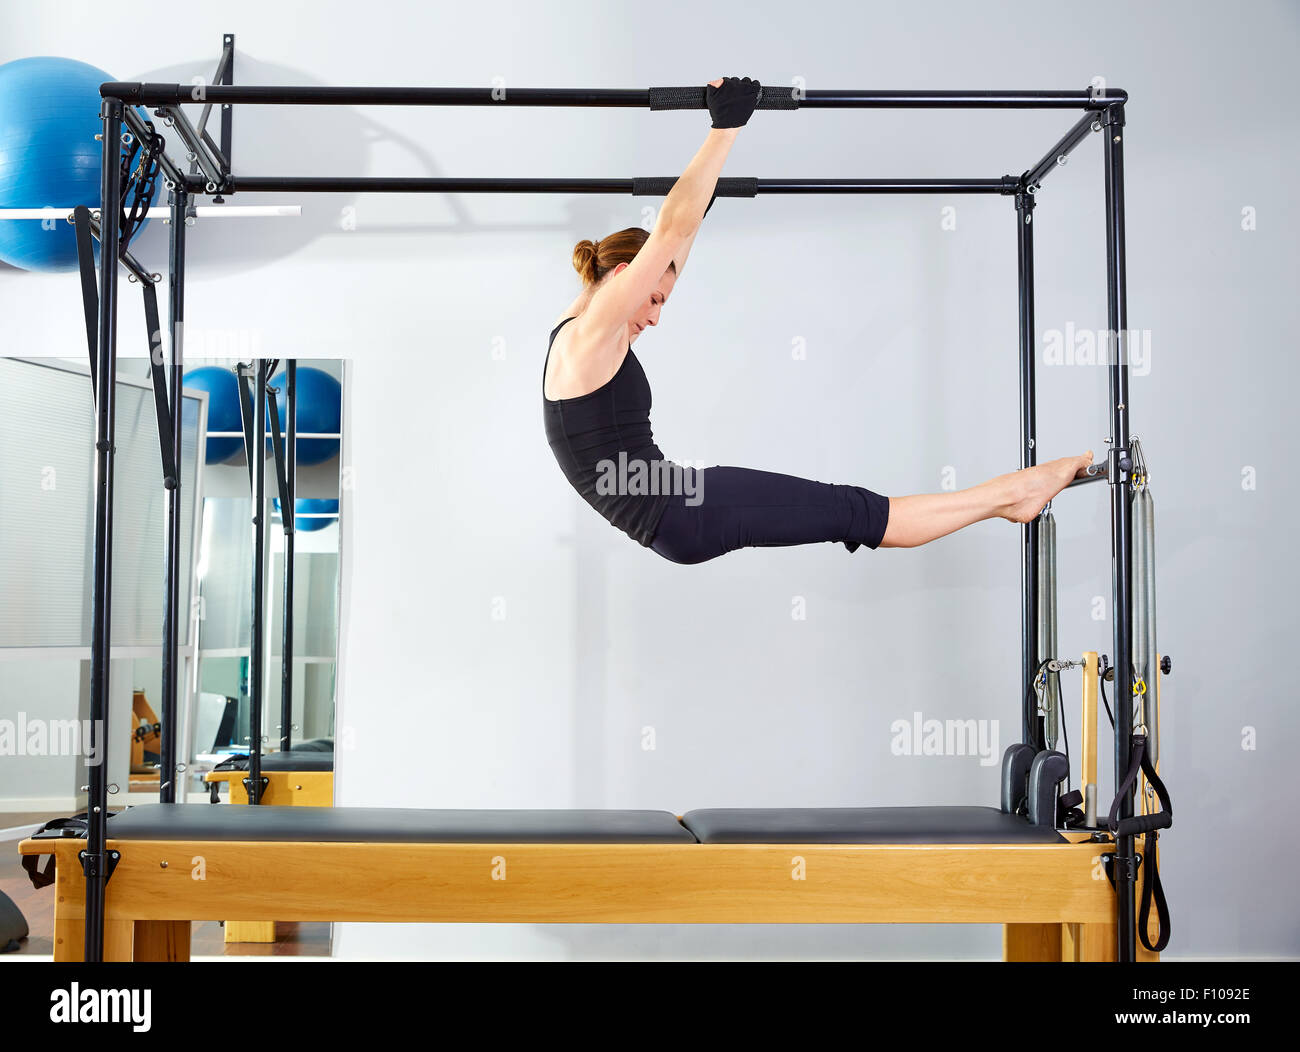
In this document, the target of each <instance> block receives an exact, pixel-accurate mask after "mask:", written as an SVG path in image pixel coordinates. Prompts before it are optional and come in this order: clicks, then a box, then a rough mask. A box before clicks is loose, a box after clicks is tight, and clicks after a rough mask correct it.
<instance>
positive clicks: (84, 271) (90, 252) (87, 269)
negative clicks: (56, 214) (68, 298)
mask: <svg viewBox="0 0 1300 1052" xmlns="http://www.w3.org/2000/svg"><path fill="white" fill-rule="evenodd" d="M72 225H73V228H74V229H75V230H76V232H77V268H78V269H79V270H80V271H81V309H82V311H83V312H84V313H85V316H86V347H87V349H88V350H89V351H90V393H91V398H92V399H93V398H94V397H95V395H96V394H97V393H98V391H99V387H98V386H97V384H96V382H95V364H96V362H95V359H96V357H97V356H98V355H97V351H98V349H99V286H98V285H96V284H95V242H94V238H93V236H92V235H91V233H90V209H89V208H87V207H86V206H85V205H77V207H76V208H74V209H73V210H72Z"/></svg>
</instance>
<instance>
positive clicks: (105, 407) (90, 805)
mask: <svg viewBox="0 0 1300 1052" xmlns="http://www.w3.org/2000/svg"><path fill="white" fill-rule="evenodd" d="M99 115H100V118H101V121H102V124H103V153H102V159H101V164H102V170H101V172H100V179H99V215H100V224H99V226H100V233H99V288H100V297H99V345H98V348H97V354H96V357H97V359H98V360H97V363H96V367H95V379H96V383H97V388H96V391H95V541H94V557H93V558H94V562H93V570H92V576H91V584H90V604H91V611H92V613H91V630H90V632H91V635H90V751H91V755H93V756H95V757H96V762H95V763H93V764H92V765H91V766H90V777H89V779H88V782H89V785H88V793H89V796H88V799H87V801H86V811H87V816H88V817H87V823H86V824H87V829H86V849H85V851H83V852H82V853H81V868H82V873H83V874H84V875H85V878H86V914H85V918H86V942H85V959H86V961H87V962H91V963H98V962H100V961H102V960H103V959H104V890H105V884H106V883H107V875H108V858H107V856H106V853H105V839H106V835H105V824H106V822H107V820H108V704H109V668H110V661H111V649H110V647H111V644H112V598H113V440H114V429H115V424H116V419H115V417H116V409H117V407H116V405H115V403H114V394H115V391H114V387H115V384H116V382H117V256H118V234H119V232H120V227H119V217H118V214H119V212H120V210H121V199H122V173H121V167H120V165H121V151H122V100H121V99H105V100H104V101H103V104H102V105H101V106H100V110H99Z"/></svg>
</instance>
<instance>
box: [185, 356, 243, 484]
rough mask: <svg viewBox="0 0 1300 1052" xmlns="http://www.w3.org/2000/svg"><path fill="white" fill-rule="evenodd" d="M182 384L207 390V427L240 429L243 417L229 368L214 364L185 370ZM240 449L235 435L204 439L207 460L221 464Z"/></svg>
mask: <svg viewBox="0 0 1300 1052" xmlns="http://www.w3.org/2000/svg"><path fill="white" fill-rule="evenodd" d="M184 386H185V387H186V389H188V390H193V391H207V392H208V430H209V431H241V432H242V431H243V430H244V421H243V417H241V416H240V413H239V381H238V380H237V379H236V378H235V374H234V372H233V371H232V370H230V369H222V368H219V367H218V366H215V365H208V366H204V367H203V368H202V369H195V370H194V371H193V372H192V373H186V374H185V377H184ZM243 449H244V442H243V440H242V439H239V438H210V439H208V463H209V464H224V463H225V462H226V461H227V460H233V459H234V458H235V457H237V456H239V454H240V453H241V452H242V451H243Z"/></svg>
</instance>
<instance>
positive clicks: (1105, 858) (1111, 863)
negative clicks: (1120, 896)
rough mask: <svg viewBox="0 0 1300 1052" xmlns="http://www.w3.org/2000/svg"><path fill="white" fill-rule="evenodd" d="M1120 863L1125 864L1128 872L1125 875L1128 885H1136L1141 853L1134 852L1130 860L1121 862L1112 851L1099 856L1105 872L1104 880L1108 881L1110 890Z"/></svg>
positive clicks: (1113, 884) (1140, 865)
mask: <svg viewBox="0 0 1300 1052" xmlns="http://www.w3.org/2000/svg"><path fill="white" fill-rule="evenodd" d="M1121 861H1123V862H1124V863H1125V864H1126V868H1127V869H1128V871H1129V872H1128V874H1127V878H1128V881H1129V883H1136V881H1137V875H1138V870H1139V869H1141V868H1142V852H1140V851H1137V852H1134V855H1133V857H1132V858H1130V859H1123V860H1121V859H1119V858H1118V857H1117V856H1116V854H1115V853H1114V852H1113V851H1112V852H1110V853H1108V854H1105V855H1102V856H1101V864H1102V867H1103V868H1104V869H1105V870H1106V878H1107V879H1108V880H1109V881H1110V886H1111V887H1112V888H1113V887H1114V886H1115V875H1116V870H1117V869H1118V868H1119V863H1120V862H1121Z"/></svg>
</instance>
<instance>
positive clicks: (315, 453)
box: [266, 365, 343, 467]
mask: <svg viewBox="0 0 1300 1052" xmlns="http://www.w3.org/2000/svg"><path fill="white" fill-rule="evenodd" d="M271 386H272V387H275V388H277V389H278V393H277V394H276V399H275V401H276V405H277V406H278V407H279V410H280V434H281V435H287V434H288V427H289V405H288V397H287V395H286V390H287V389H286V387H285V375H284V372H283V371H281V372H278V373H276V374H275V376H273V377H272V378H271ZM297 407H298V414H297V416H298V434H300V435H303V434H312V433H315V434H322V433H324V434H338V433H339V431H341V430H342V428H343V385H342V384H340V383H339V382H338V380H336V379H334V377H332V376H331V375H330V374H329V373H327V372H325V371H324V370H321V369H314V368H312V367H311V366H310V365H301V366H299V367H298V372H297ZM266 421H267V426H268V427H269V426H270V423H271V413H270V407H269V406H268V408H267V417H266ZM266 449H267V452H268V454H269V453H270V450H271V445H270V442H269V441H268V442H267V446H266ZM338 452H339V440H338V439H337V438H300V439H298V463H299V464H302V465H304V466H307V467H310V466H311V465H313V464H323V463H325V461H327V460H329V459H330V458H331V457H335V456H337V455H338Z"/></svg>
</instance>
